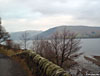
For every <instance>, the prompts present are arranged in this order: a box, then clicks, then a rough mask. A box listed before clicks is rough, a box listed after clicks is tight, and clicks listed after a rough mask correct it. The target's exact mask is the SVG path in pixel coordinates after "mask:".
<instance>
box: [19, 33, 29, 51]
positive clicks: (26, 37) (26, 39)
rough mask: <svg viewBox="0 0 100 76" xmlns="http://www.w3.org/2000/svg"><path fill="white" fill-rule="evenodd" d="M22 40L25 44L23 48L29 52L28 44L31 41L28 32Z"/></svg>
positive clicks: (23, 35) (22, 36)
mask: <svg viewBox="0 0 100 76" xmlns="http://www.w3.org/2000/svg"><path fill="white" fill-rule="evenodd" d="M20 40H21V42H22V44H23V47H24V50H27V42H28V41H29V40H30V38H29V33H28V32H27V31H25V32H24V33H23V34H22V35H21V37H20Z"/></svg>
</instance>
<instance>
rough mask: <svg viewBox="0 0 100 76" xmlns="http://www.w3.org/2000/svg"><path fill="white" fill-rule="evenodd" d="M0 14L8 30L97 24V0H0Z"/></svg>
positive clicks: (99, 6)
mask: <svg viewBox="0 0 100 76" xmlns="http://www.w3.org/2000/svg"><path fill="white" fill-rule="evenodd" d="M0 16H1V17H2V20H3V26H4V27H5V28H6V30H7V31H8V32H15V31H23V30H47V29H48V28H51V27H55V26H59V25H87V26H100V0H0Z"/></svg>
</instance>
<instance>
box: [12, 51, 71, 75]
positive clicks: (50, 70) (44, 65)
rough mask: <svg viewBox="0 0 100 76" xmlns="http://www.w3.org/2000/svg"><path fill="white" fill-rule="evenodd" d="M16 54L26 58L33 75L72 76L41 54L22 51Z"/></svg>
mask: <svg viewBox="0 0 100 76" xmlns="http://www.w3.org/2000/svg"><path fill="white" fill-rule="evenodd" d="M14 56H18V57H20V58H21V59H24V60H25V62H26V63H27V65H28V67H29V69H30V71H32V73H33V75H34V74H35V75H36V76H70V75H69V74H68V73H66V72H65V71H64V70H63V69H62V68H61V67H59V66H57V65H56V64H53V63H52V62H50V61H48V60H47V59H45V58H43V57H41V56H40V55H38V54H36V53H34V52H31V51H26V52H21V53H18V54H16V55H14Z"/></svg>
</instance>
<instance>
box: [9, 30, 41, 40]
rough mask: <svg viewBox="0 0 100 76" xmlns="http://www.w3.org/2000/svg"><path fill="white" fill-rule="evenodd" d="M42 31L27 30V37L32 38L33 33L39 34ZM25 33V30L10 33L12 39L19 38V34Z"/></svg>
mask: <svg viewBox="0 0 100 76" xmlns="http://www.w3.org/2000/svg"><path fill="white" fill-rule="evenodd" d="M41 32H42V31H32V30H30V31H27V33H28V35H29V38H31V39H32V38H34V36H35V35H37V34H40V33H41ZM24 33H25V31H20V32H12V33H10V36H11V39H12V40H19V39H20V38H21V36H22V35H23V34H24Z"/></svg>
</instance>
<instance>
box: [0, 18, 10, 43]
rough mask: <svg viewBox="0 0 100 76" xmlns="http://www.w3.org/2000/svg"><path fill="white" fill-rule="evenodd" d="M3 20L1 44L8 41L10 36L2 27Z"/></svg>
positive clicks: (0, 29) (0, 28)
mask: <svg viewBox="0 0 100 76" xmlns="http://www.w3.org/2000/svg"><path fill="white" fill-rule="evenodd" d="M1 24H2V23H1V18H0V44H1V43H2V42H4V41H6V40H7V39H8V38H9V37H10V35H9V34H8V32H6V30H5V28H4V27H2V25H1Z"/></svg>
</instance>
